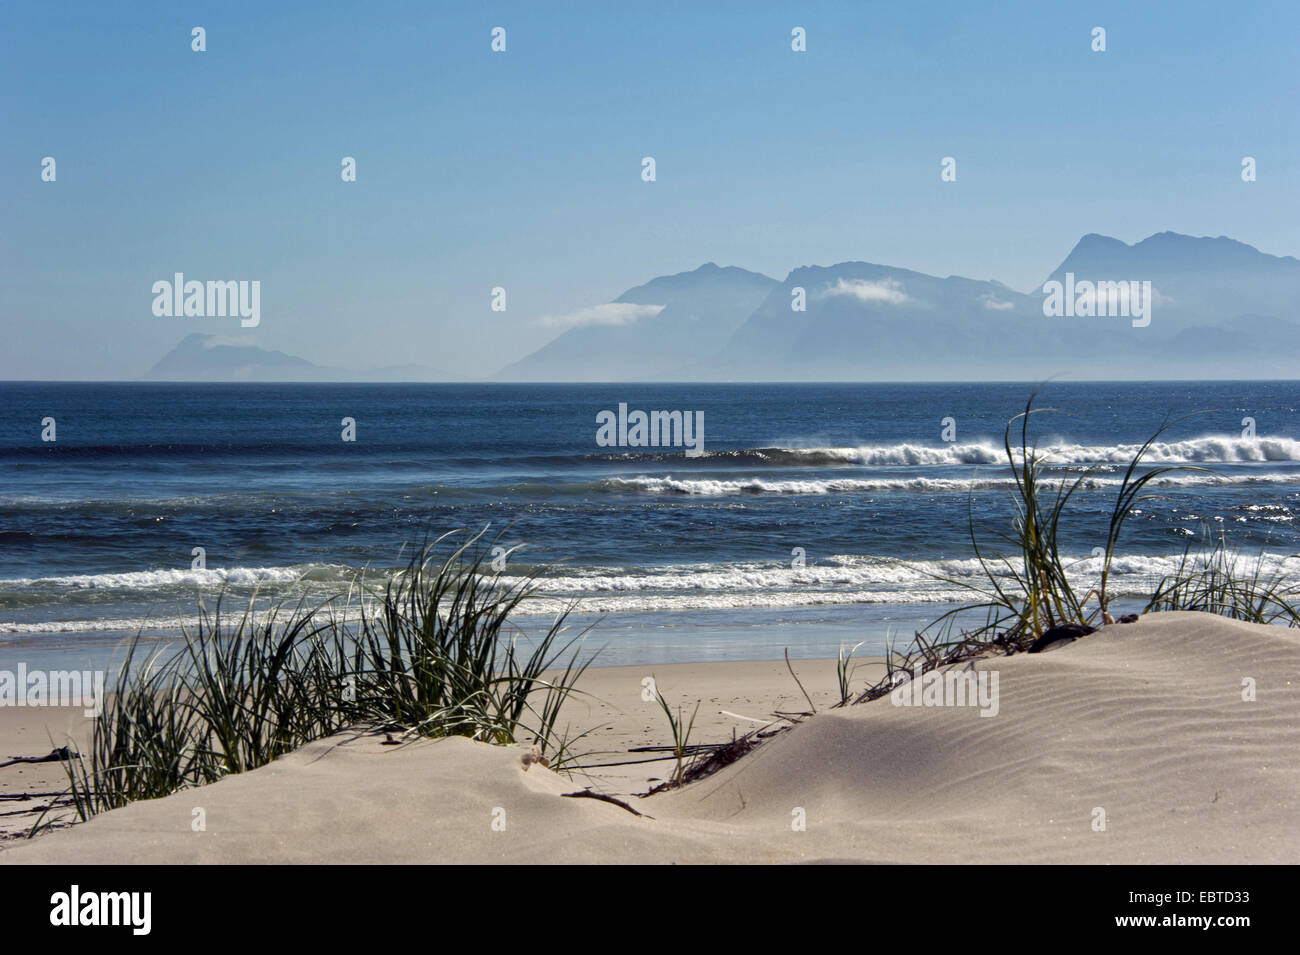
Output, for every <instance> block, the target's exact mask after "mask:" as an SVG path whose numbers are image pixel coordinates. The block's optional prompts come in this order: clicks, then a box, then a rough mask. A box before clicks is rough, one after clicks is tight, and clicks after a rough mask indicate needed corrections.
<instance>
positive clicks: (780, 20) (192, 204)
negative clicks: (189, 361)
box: [0, 0, 1300, 378]
mask: <svg viewBox="0 0 1300 955" xmlns="http://www.w3.org/2000/svg"><path fill="white" fill-rule="evenodd" d="M706 7H707V12H702V8H706ZM1135 8H1136V9H1135ZM196 26H201V27H203V28H204V29H205V30H206V44H207V50H206V52H202V53H198V52H194V51H193V50H192V49H191V40H192V38H191V30H192V28H193V27H196ZM497 26H501V27H504V28H505V29H506V31H507V32H506V46H507V48H506V52H504V53H494V52H493V51H492V50H491V49H490V44H491V31H492V28H493V27H497ZM796 26H798V27H803V28H805V30H806V31H807V47H808V49H807V52H805V53H796V52H793V51H792V50H791V30H792V28H794V27H796ZM1097 26H1101V27H1104V28H1105V29H1106V31H1107V33H1106V44H1107V50H1106V52H1104V53H1095V52H1093V51H1092V49H1091V43H1092V37H1091V31H1092V29H1093V27H1097ZM1298 31H1300V4H1296V3H1294V2H1277V3H1251V4H1245V5H1240V4H1230V3H1224V2H1217V3H1202V2H1187V0H1182V2H1169V3H1133V2H1131V0H1128V2H1117V3H1087V4H1063V3H1055V2H1040V3H1000V4H996V5H994V4H979V3H970V2H952V3H928V4H925V3H911V2H907V3H901V2H888V3H867V2H840V3H824V4H823V3H801V4H776V3H755V2H752V0H751V2H735V3H716V2H714V3H703V2H700V0H694V2H683V3H670V2H659V0H656V2H653V3H643V4H642V3H630V2H629V3H622V2H620V3H610V2H604V3H590V4H583V3H576V2H563V3H561V2H558V0H555V2H539V0H528V2H524V3H463V2H456V3H452V2H444V3H437V2H434V3H427V2H425V3H415V2H412V3H404V4H390V3H381V2H365V3H328V2H317V0H313V2H309V3H293V4H289V3H278V2H277V3H271V2H264V3H232V2H212V3H183V2H160V3H146V2H130V3H105V2H103V0H94V2H85V3H64V2H60V3H54V2H50V0H37V2H13V0H3V2H0V330H2V331H3V336H4V342H3V346H0V378H19V377H47V378H134V377H137V376H139V375H141V374H143V373H144V372H145V371H146V370H147V369H148V368H149V367H150V366H151V365H153V363H154V362H155V361H157V359H158V358H160V357H161V356H162V355H163V354H164V353H165V352H166V351H167V350H169V349H170V348H171V347H173V346H174V345H175V344H176V343H177V342H178V341H179V340H180V339H181V338H183V337H184V336H185V335H186V334H188V333H190V332H194V331H206V332H213V333H218V334H231V335H234V334H239V333H240V331H241V330H240V328H239V322H238V319H232V318H225V319H219V318H158V317H155V316H154V314H153V311H152V309H151V304H152V302H153V294H152V292H151V288H152V285H153V283H154V282H156V281H158V280H162V279H167V280H170V279H171V277H172V274H173V273H175V272H178V271H179V272H184V273H185V275H186V277H187V279H199V280H208V279H220V280H227V279H245V280H258V281H260V282H261V283H262V296H261V313H262V314H261V325H260V326H259V327H258V328H257V329H255V333H256V340H257V342H258V343H259V344H262V345H264V346H266V347H271V348H279V349H282V350H284V351H288V352H290V353H292V354H296V355H301V356H303V357H305V358H308V359H311V360H313V361H316V362H319V363H322V364H333V365H344V366H349V367H358V368H360V367H367V366H376V365H383V364H396V363H406V362H416V363H421V364H426V365H429V366H433V367H436V368H442V369H446V370H448V371H451V372H455V373H459V374H470V375H477V374H489V373H491V372H493V371H495V370H496V369H498V368H500V367H501V366H502V365H504V364H506V363H507V362H509V361H512V360H514V359H516V358H519V357H520V356H521V355H523V354H525V353H527V352H529V351H531V350H532V349H534V348H536V347H538V346H540V345H541V344H543V343H544V342H545V341H547V340H549V339H550V338H551V337H553V336H554V335H555V334H556V330H555V328H554V327H553V326H548V325H547V324H545V323H543V321H542V319H543V318H544V317H546V316H552V317H554V316H561V315H564V314H567V313H571V312H574V311H577V310H578V309H581V308H585V307H589V306H592V305H595V304H599V303H601V302H606V301H609V300H610V299H612V298H614V297H615V296H617V295H618V294H620V293H621V292H622V291H624V290H625V289H627V288H629V287H631V286H634V285H638V284H641V283H642V282H645V281H646V280H648V279H650V278H652V277H654V276H656V275H662V274H666V273H673V272H680V271H686V270H689V269H693V268H695V267H697V266H699V265H700V264H702V263H703V262H706V261H715V262H717V263H719V264H721V265H740V266H744V267H746V268H751V269H755V270H757V271H761V272H765V273H767V274H768V275H771V276H773V277H775V278H783V277H784V276H785V275H786V273H788V272H789V271H790V270H791V269H792V268H795V267H797V266H800V265H809V264H822V265H829V264H833V263H835V262H841V261H845V260H851V259H862V260H867V261H872V262H880V263H884V264H890V265H898V266H904V267H908V268H913V269H918V270H921V271H924V272H931V273H935V274H939V275H947V274H958V275H966V276H970V277H973V278H996V279H1000V280H1001V281H1004V282H1006V283H1007V284H1009V285H1011V286H1013V287H1016V288H1018V289H1021V290H1025V291H1027V290H1028V289H1029V288H1031V287H1033V286H1036V285H1038V284H1039V283H1041V282H1042V281H1043V279H1044V278H1045V277H1046V276H1047V274H1048V273H1049V272H1050V271H1051V270H1052V269H1053V268H1054V267H1055V266H1056V265H1057V264H1058V263H1059V262H1060V260H1061V259H1062V258H1064V257H1065V255H1066V254H1067V253H1068V252H1069V250H1070V249H1071V247H1072V246H1073V245H1074V243H1075V242H1077V241H1078V239H1079V237H1080V236H1081V235H1083V234H1084V233H1088V232H1100V233H1104V234H1108V235H1113V236H1116V237H1118V238H1120V239H1123V240H1124V241H1126V242H1134V241H1137V240H1139V239H1142V238H1144V237H1146V236H1147V235H1150V234H1151V233H1154V232H1160V231H1164V230H1173V231H1176V232H1185V233H1189V234H1192V235H1229V236H1231V237H1233V238H1236V239H1240V240H1241V241H1244V242H1248V243H1250V244H1251V245H1254V246H1256V247H1257V248H1259V249H1261V250H1263V251H1265V252H1269V253H1273V254H1276V255H1300V229H1298V228H1297V213H1298V212H1300V123H1298V121H1297V113H1296V104H1297V103H1298V102H1300V68H1298V67H1297V65H1296V63H1297V53H1296V36H1297V33H1298ZM47 156H50V157H54V159H55V161H56V163H57V167H56V168H57V180H56V181H55V182H43V181H42V180H41V170H42V160H43V158H44V157H47ZM345 156H352V157H355V159H356V162H357V181H356V182H352V183H345V182H343V181H342V180H341V178H340V162H341V160H342V159H343V157H345ZM644 156H652V157H654V158H655V160H656V164H657V181H655V182H653V183H648V182H644V181H642V178H641V160H642V157H644ZM945 156H952V157H955V158H956V160H957V181H956V182H952V183H945V182H941V181H940V175H939V173H940V162H941V160H942V159H943V157H945ZM1243 156H1253V157H1255V159H1256V160H1257V163H1258V181H1256V182H1253V183H1243V182H1242V180H1241V176H1240V170H1241V160H1242V157H1243ZM494 286H503V287H505V288H506V290H507V296H508V298H507V301H508V309H507V311H506V312H504V313H501V312H494V311H492V310H491V309H490V307H489V306H490V294H491V290H492V288H493V287H494Z"/></svg>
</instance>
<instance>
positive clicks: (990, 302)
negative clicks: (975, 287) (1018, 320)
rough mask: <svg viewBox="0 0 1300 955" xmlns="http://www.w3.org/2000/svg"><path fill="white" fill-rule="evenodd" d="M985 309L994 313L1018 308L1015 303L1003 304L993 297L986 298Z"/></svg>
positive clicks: (987, 296)
mask: <svg viewBox="0 0 1300 955" xmlns="http://www.w3.org/2000/svg"><path fill="white" fill-rule="evenodd" d="M984 307H985V308H987V309H989V310H990V311H994V312H1006V311H1010V310H1011V309H1013V308H1015V307H1016V303H1015V302H1003V301H1001V300H1000V299H997V298H994V297H993V296H992V295H985V296H984Z"/></svg>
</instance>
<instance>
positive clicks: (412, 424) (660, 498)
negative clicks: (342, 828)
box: [0, 382, 1300, 666]
mask: <svg viewBox="0 0 1300 955" xmlns="http://www.w3.org/2000/svg"><path fill="white" fill-rule="evenodd" d="M1030 391H1031V386H1030V385H1025V384H942V385H938V384H878V385H861V384H826V385H795V384H783V385H686V384H682V385H670V384H654V385H640V384H637V385H510V384H493V385H419V384H415V385H412V384H403V385H358V384H348V385H311V384H292V385H290V384H285V385H265V384H134V383H133V384H63V383H5V384H0V407H3V409H4V413H3V414H2V415H0V666H5V665H9V663H11V662H12V661H14V660H16V659H19V658H21V659H26V660H28V661H31V660H32V659H33V657H34V656H37V657H45V656H47V655H48V656H50V657H59V658H60V659H64V660H67V661H68V662H69V663H71V662H84V661H85V660H87V659H90V660H92V661H93V660H101V659H103V658H104V655H105V654H107V653H109V652H110V651H111V649H112V648H113V647H115V646H117V645H118V644H119V643H120V641H121V640H122V639H123V637H124V636H126V635H129V634H133V633H135V632H137V631H140V632H143V633H145V634H146V635H149V636H167V635H171V634H174V633H176V632H177V628H178V627H180V626H182V625H185V626H189V625H191V623H192V621H193V618H194V615H195V610H196V608H197V607H198V606H199V602H200V601H204V602H205V605H206V606H208V607H211V606H212V605H213V604H214V603H215V601H216V599H217V597H218V595H219V594H224V596H223V598H222V599H223V600H224V601H225V602H226V605H227V606H242V605H246V604H247V602H248V600H249V599H250V597H251V596H252V595H253V594H254V593H257V594H259V595H260V597H261V598H262V599H277V598H292V599H296V598H298V597H301V596H306V597H307V598H308V599H311V600H317V599H324V598H326V597H329V596H332V595H335V594H339V593H342V592H343V591H345V590H347V588H348V587H349V585H350V584H351V583H353V582H355V581H357V580H358V579H361V580H362V581H363V582H368V583H370V584H373V583H374V582H375V581H378V580H380V579H382V577H383V575H384V574H385V573H386V572H387V571H389V570H391V569H392V568H394V567H396V566H398V565H399V564H401V563H403V562H404V558H403V557H402V550H403V547H406V548H407V549H408V552H409V548H410V547H411V546H412V545H415V544H418V543H419V542H420V541H421V540H422V539H423V538H425V537H426V536H428V535H436V534H438V533H441V532H444V531H447V530H451V529H454V528H470V529H474V530H481V529H483V528H484V527H489V529H488V531H487V538H489V539H490V540H491V541H492V542H493V543H498V544H500V545H501V546H503V547H515V546H518V549H517V550H516V551H514V552H513V554H512V555H511V556H510V557H509V558H508V559H507V561H506V573H507V575H524V574H536V575H539V576H540V578H541V581H540V583H541V587H542V590H543V591H544V593H545V594H546V595H548V596H547V597H546V598H544V599H541V600H539V601H537V602H536V604H535V605H534V606H533V608H532V609H533V611H534V613H533V614H531V615H529V616H526V617H523V618H521V624H522V626H523V627H524V628H525V629H527V628H528V627H529V626H531V625H533V624H542V623H544V622H545V621H546V620H547V615H549V614H552V613H554V612H555V611H556V610H557V609H558V608H559V607H561V606H563V605H566V604H570V603H575V602H576V611H577V612H576V616H575V618H574V619H575V621H576V622H577V623H578V624H580V625H582V626H587V625H594V629H593V631H592V632H591V634H590V635H589V637H588V642H589V643H590V644H591V645H592V646H593V648H594V647H604V648H605V649H604V651H603V652H602V655H601V657H600V662H602V663H607V664H614V663H634V662H635V663H651V662H671V661H687V660H716V659H770V658H774V657H779V656H780V654H781V652H782V651H783V649H784V648H786V647H789V649H790V652H791V655H792V656H802V657H810V656H825V655H831V656H833V655H834V654H835V652H836V651H837V649H838V648H839V646H840V645H841V644H844V643H849V644H856V643H858V642H859V641H866V645H865V646H866V649H865V650H863V651H861V652H867V651H868V650H871V649H877V650H878V649H879V648H880V647H881V646H883V644H884V641H885V640H886V639H887V638H900V637H901V638H902V639H903V642H905V641H906V638H910V636H911V634H912V631H913V630H914V629H915V628H917V627H919V626H921V625H922V624H923V623H924V622H926V621H928V620H929V619H931V618H933V617H934V616H937V615H938V614H939V613H941V612H943V610H944V609H947V607H949V606H951V605H953V604H954V603H955V602H958V601H961V600H963V599H965V598H966V597H968V596H969V595H968V594H966V593H963V591H962V589H961V588H960V587H959V586H956V585H954V584H952V583H950V582H947V581H944V580H940V579H938V578H941V577H943V578H955V579H957V580H959V581H960V580H963V579H971V580H974V579H976V577H977V576H978V565H977V563H976V561H975V560H974V559H973V550H972V546H971V542H970V522H971V521H974V523H975V525H976V527H977V528H979V529H980V532H981V534H982V535H983V536H986V537H988V536H991V535H996V534H997V533H999V532H1005V531H1006V530H1007V529H1008V526H1009V523H1010V521H1011V520H1012V517H1013V513H1014V512H1013V506H1012V499H1011V497H1010V495H1009V489H1010V472H1009V471H1008V469H1007V466H1006V459H1005V456H1004V454H1003V450H1002V438H1003V431H1004V428H1005V426H1006V423H1007V421H1008V419H1009V418H1011V417H1012V416H1014V415H1016V414H1018V413H1019V412H1020V411H1021V410H1023V408H1024V405H1025V401H1026V399H1027V397H1028V395H1029V393H1030ZM620 404H623V405H625V406H626V409H627V411H628V412H629V413H630V412H632V411H636V410H641V411H646V412H650V411H681V412H685V413H690V414H694V413H696V412H702V413H703V418H702V420H703V442H702V446H703V453H702V454H700V455H698V456H690V455H688V454H687V453H686V449H684V448H683V447H680V446H670V447H663V446H661V447H639V446H614V447H604V446H601V445H599V444H598V443H597V440H596V435H597V416H598V415H599V414H600V413H601V412H602V411H609V412H613V413H615V414H617V412H618V408H619V405H620ZM1039 405H1040V406H1041V407H1043V408H1052V409H1055V410H1053V411H1045V412H1043V413H1042V414H1039V415H1036V416H1035V419H1034V422H1035V423H1034V426H1033V429H1032V430H1033V435H1034V437H1035V439H1036V441H1037V443H1038V446H1039V448H1040V450H1041V451H1042V452H1044V453H1045V454H1047V455H1048V460H1049V461H1050V462H1051V463H1052V472H1053V474H1054V475H1058V476H1066V477H1073V476H1076V475H1078V474H1080V473H1085V472H1087V473H1088V482H1087V486H1086V487H1085V489H1084V490H1083V491H1082V492H1081V493H1080V494H1079V495H1078V496H1077V498H1076V500H1075V506H1074V512H1075V513H1076V518H1075V519H1074V521H1073V523H1072V524H1071V525H1070V527H1069V528H1068V531H1069V534H1068V537H1067V539H1065V540H1064V541H1063V542H1062V543H1063V546H1064V549H1065V550H1066V552H1067V555H1068V556H1069V557H1071V558H1072V559H1073V560H1075V561H1076V563H1075V565H1074V566H1075V568H1076V569H1077V572H1078V574H1079V579H1080V580H1081V581H1087V580H1089V579H1090V577H1095V575H1096V572H1097V570H1098V569H1099V567H1100V561H1099V560H1098V558H1097V557H1095V556H1094V555H1093V550H1092V549H1093V548H1094V547H1099V546H1102V545H1104V543H1105V539H1104V537H1105V521H1106V516H1107V515H1108V513H1109V511H1110V508H1111V506H1112V503H1113V498H1114V490H1115V485H1116V484H1117V482H1118V480H1119V478H1120V476H1121V475H1122V472H1123V468H1124V466H1125V465H1126V464H1127V461H1128V459H1129V458H1130V457H1131V455H1132V453H1133V452H1134V451H1135V450H1136V448H1137V447H1138V446H1139V445H1140V444H1141V443H1142V442H1143V441H1145V440H1146V439H1147V438H1148V437H1149V436H1150V435H1151V434H1152V433H1153V432H1154V431H1155V430H1156V429H1157V428H1159V427H1160V426H1161V424H1162V423H1163V422H1164V421H1165V420H1166V419H1167V418H1171V417H1172V418H1178V417H1179V416H1183V415H1189V414H1192V413H1196V414H1194V415H1193V416H1192V417H1189V418H1185V419H1183V420H1181V421H1178V422H1177V423H1175V424H1174V425H1173V426H1172V427H1171V428H1170V429H1169V430H1168V431H1167V432H1166V433H1165V434H1164V435H1163V436H1161V437H1160V438H1159V440H1158V441H1157V442H1156V443H1155V445H1154V446H1153V447H1152V449H1151V453H1150V455H1149V461H1150V463H1151V464H1153V465H1170V464H1174V465H1186V466H1189V467H1195V468H1197V469H1200V470H1184V471H1179V472H1177V473H1174V474H1170V475H1166V476H1164V477H1163V478H1161V479H1160V480H1159V481H1158V482H1157V484H1156V485H1155V486H1154V487H1153V491H1154V492H1156V493H1157V494H1158V497H1156V498H1154V499H1152V500H1148V501H1144V502H1142V504H1141V505H1140V507H1139V511H1138V513H1136V514H1135V515H1134V516H1133V518H1132V519H1131V521H1130V524H1129V528H1128V535H1127V538H1126V541H1125V544H1124V546H1123V548H1122V556H1121V557H1120V558H1119V560H1118V561H1117V563H1116V565H1115V566H1116V568H1117V570H1118V575H1117V579H1116V581H1115V582H1114V584H1112V588H1113V592H1118V593H1119V594H1120V595H1121V596H1122V597H1124V598H1126V599H1130V600H1133V601H1137V600H1140V599H1141V598H1142V597H1143V596H1144V595H1145V594H1148V593H1149V592H1150V590H1151V588H1152V587H1153V586H1154V583H1155V581H1157V580H1158V579H1159V578H1160V576H1161V575H1162V574H1164V573H1168V572H1170V571H1172V570H1173V569H1174V568H1175V567H1176V565H1177V563H1178V561H1179V559H1180V557H1181V556H1182V555H1183V553H1184V551H1185V550H1186V548H1188V547H1189V546H1192V547H1198V546H1200V545H1201V543H1202V542H1204V541H1207V540H1211V539H1213V538H1215V537H1217V536H1218V535H1220V534H1225V535H1226V536H1227V538H1228V541H1229V543H1230V544H1232V545H1234V546H1236V547H1238V548H1240V549H1241V550H1242V552H1243V553H1244V554H1247V555H1250V556H1252V557H1259V556H1260V555H1261V554H1262V555H1263V557H1264V559H1265V561H1266V566H1267V567H1268V568H1270V569H1271V570H1275V571H1277V572H1281V573H1288V572H1290V571H1292V570H1294V569H1295V568H1296V566H1297V561H1296V558H1295V557H1294V556H1292V555H1295V554H1296V553H1297V552H1300V539H1298V535H1297V529H1296V525H1295V511H1296V508H1297V507H1300V440H1298V437H1300V414H1298V411H1297V409H1298V408H1300V384H1297V383H1295V382H1251V383H1223V382H1216V383H1197V382H1181V383H1152V384H1141V383H1139V384H1132V383H1125V384H1116V383H1065V382H1057V383H1051V384H1049V385H1047V386H1046V388H1045V389H1044V391H1043V392H1042V394H1041V396H1040V399H1039ZM1197 412H1199V413H1197ZM48 418H52V419H54V428H55V432H54V437H55V440H53V441H44V440H42V431H43V429H45V428H46V426H45V425H43V423H42V422H43V421H44V420H45V419H48ZM345 418H351V419H353V421H354V422H355V440H354V441H344V440H343V431H344V426H343V423H342V422H343V419H345ZM945 419H952V420H951V422H948V433H947V434H946V435H945V433H944V431H945ZM1245 419H1251V421H1246V420H1245ZM1252 422H1253V426H1252ZM954 429H955V433H953V432H954ZM1252 432H1253V433H1252ZM47 433H48V432H47ZM669 437H675V436H674V435H669ZM945 438H953V439H954V440H945ZM195 548H203V552H204V562H203V565H202V566H199V567H196V566H195V560H196V558H195Z"/></svg>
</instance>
